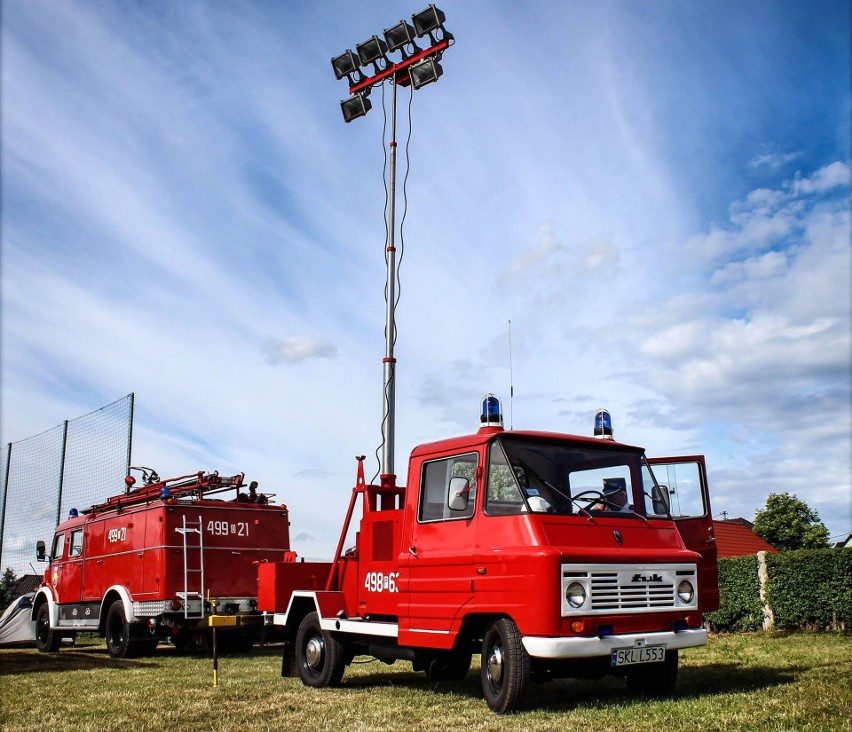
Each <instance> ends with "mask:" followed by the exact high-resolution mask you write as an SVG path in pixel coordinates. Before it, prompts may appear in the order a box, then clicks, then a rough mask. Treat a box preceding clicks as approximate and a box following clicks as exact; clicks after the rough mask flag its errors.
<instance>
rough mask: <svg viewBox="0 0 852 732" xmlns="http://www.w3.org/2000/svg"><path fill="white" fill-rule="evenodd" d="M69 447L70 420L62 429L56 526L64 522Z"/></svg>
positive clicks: (66, 421)
mask: <svg viewBox="0 0 852 732" xmlns="http://www.w3.org/2000/svg"><path fill="white" fill-rule="evenodd" d="M67 446H68V420H67V419H66V420H65V423H64V425H63V429H62V457H61V458H60V459H59V497H58V498H57V499H56V525H57V526H59V522H60V521H61V520H62V515H61V514H62V488H63V486H64V485H65V448H66V447H67Z"/></svg>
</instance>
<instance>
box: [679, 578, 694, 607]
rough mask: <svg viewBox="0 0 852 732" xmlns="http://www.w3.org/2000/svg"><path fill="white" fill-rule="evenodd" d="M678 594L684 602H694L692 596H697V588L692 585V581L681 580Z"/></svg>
mask: <svg viewBox="0 0 852 732" xmlns="http://www.w3.org/2000/svg"><path fill="white" fill-rule="evenodd" d="M677 596H678V598H679V599H680V601H681V602H683V603H686V604H689V603H690V602H692V598H694V597H695V588H694V587H693V586H692V582H690V581H689V580H681V583H680V584H679V585H678V586H677Z"/></svg>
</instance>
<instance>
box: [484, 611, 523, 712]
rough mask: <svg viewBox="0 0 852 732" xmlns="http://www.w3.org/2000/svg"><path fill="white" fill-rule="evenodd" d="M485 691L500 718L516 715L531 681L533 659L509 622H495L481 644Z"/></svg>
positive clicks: (514, 627) (491, 707) (491, 706)
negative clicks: (506, 714)
mask: <svg viewBox="0 0 852 732" xmlns="http://www.w3.org/2000/svg"><path fill="white" fill-rule="evenodd" d="M481 675H482V691H483V694H484V696H485V701H486V702H487V704H488V706H489V708H490V709H491V710H492V711H494V712H497V714H505V713H506V712H512V711H515V710H516V709H517V708H518V707H519V706H520V704H521V701H522V699H523V696H524V690H525V688H526V685H527V681H528V680H529V677H530V657H529V656H528V655H527V652H526V650H524V645H523V643H522V642H521V634H520V631H518V626H516V625H515V623H514V622H513V621H512V620H510V619H509V618H500V619H499V620H495V621H494V622H493V623H492V624H491V626H490V627H489V628H488V630H487V631H486V633H485V637H484V638H483V640H482V657H481Z"/></svg>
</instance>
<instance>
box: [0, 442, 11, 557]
mask: <svg viewBox="0 0 852 732" xmlns="http://www.w3.org/2000/svg"><path fill="white" fill-rule="evenodd" d="M11 465H12V443H11V442H10V443H9V444H8V445H6V473H5V475H4V476H3V513H2V515H0V570H2V569H3V533H4V531H5V529H6V496H8V495H9V468H10V467H11Z"/></svg>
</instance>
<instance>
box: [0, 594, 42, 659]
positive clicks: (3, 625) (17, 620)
mask: <svg viewBox="0 0 852 732" xmlns="http://www.w3.org/2000/svg"><path fill="white" fill-rule="evenodd" d="M34 596H35V593H34V592H29V593H27V594H26V595H21V596H20V597H19V598H17V599H16V600H15V601H14V602H12V604H11V605H9V607H7V608H6V612H4V613H3V615H2V617H0V646H34V645H35V625H36V624H35V621H33V620H30V615H31V613H32V609H33V597H34Z"/></svg>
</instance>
